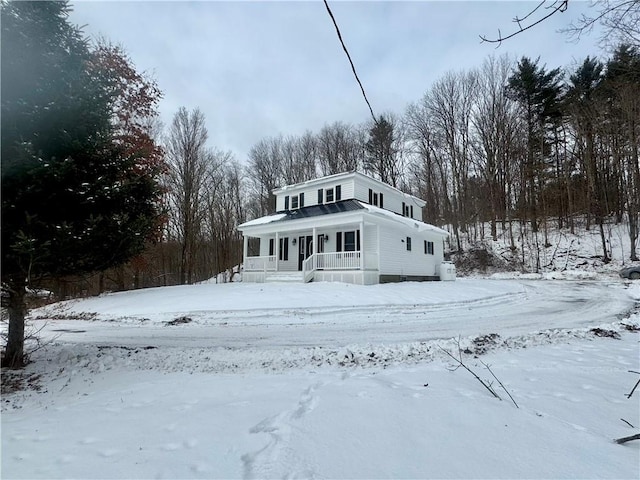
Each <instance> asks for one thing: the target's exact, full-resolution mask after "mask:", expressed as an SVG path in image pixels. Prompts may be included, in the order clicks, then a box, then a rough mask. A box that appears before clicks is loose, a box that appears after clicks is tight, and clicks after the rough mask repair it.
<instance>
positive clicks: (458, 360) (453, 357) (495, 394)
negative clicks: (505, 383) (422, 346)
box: [439, 340, 502, 400]
mask: <svg viewBox="0 0 640 480" xmlns="http://www.w3.org/2000/svg"><path fill="white" fill-rule="evenodd" d="M456 343H457V345H458V355H459V356H460V358H456V357H455V356H454V355H453V354H452V353H451V352H449V351H448V350H445V349H444V348H442V347H439V348H440V350H442V351H443V352H444V353H446V354H447V355H449V356H450V357H451V358H452V359H453V360H454V361H455V362H456V363H457V364H458V367H462V368H464V369H465V370H466V371H467V372H469V373H470V374H471V375H473V376H474V377H475V379H476V380H478V381H479V382H480V383H481V384H482V386H483V387H484V388H486V389H487V390H489V392H490V393H491V395H493V396H494V397H495V398H497V399H498V400H502V398H500V395H498V394H497V393H496V391H495V390H494V389H493V388H492V387H491V384H490V383H487V382H486V381H484V380H482V379H481V378H480V377H479V376H478V375H477V374H476V372H474V371H473V370H471V369H470V368H469V367H467V366H466V365H465V364H464V362H463V361H462V352H461V351H460V341H459V340H458V341H457V342H456ZM458 367H456V368H458Z"/></svg>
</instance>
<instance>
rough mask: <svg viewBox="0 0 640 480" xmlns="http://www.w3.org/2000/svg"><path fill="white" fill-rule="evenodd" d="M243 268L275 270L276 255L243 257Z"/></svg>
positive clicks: (250, 270)
mask: <svg viewBox="0 0 640 480" xmlns="http://www.w3.org/2000/svg"><path fill="white" fill-rule="evenodd" d="M244 270H245V271H246V272H275V270H276V256H275V255H265V256H263V257H247V258H245V259H244Z"/></svg>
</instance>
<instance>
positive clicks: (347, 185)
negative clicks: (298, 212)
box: [276, 179, 354, 212]
mask: <svg viewBox="0 0 640 480" xmlns="http://www.w3.org/2000/svg"><path fill="white" fill-rule="evenodd" d="M353 184H354V181H353V179H347V180H344V179H343V180H342V181H339V180H334V181H332V182H327V183H326V184H319V185H313V186H309V187H303V186H301V187H298V188H292V189H288V190H286V191H285V192H282V193H279V194H278V196H277V198H276V211H277V212H281V211H283V210H284V209H285V208H284V203H285V202H284V198H285V197H286V196H288V197H289V210H291V197H293V196H296V195H297V196H298V198H300V194H301V193H304V206H305V207H310V206H312V205H318V190H319V189H321V188H322V190H323V192H322V203H323V204H324V203H327V201H326V199H327V197H326V190H327V189H329V188H333V202H335V201H336V199H335V191H336V190H335V189H336V186H337V185H340V189H341V192H340V200H349V199H352V198H354V196H353ZM333 202H329V203H333Z"/></svg>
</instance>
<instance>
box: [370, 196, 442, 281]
mask: <svg viewBox="0 0 640 480" xmlns="http://www.w3.org/2000/svg"><path fill="white" fill-rule="evenodd" d="M414 208H415V207H414ZM407 237H411V251H408V250H407V240H406V238H407ZM424 240H428V241H431V242H433V243H434V255H428V254H425V253H424ZM380 251H381V252H382V255H381V258H380V274H381V275H401V276H404V275H407V276H409V275H427V276H434V275H439V273H440V272H439V268H440V263H442V261H443V259H444V256H443V251H442V237H440V236H436V235H429V234H428V233H422V234H420V233H418V232H416V231H412V230H411V229H402V228H398V227H394V228H390V227H388V226H386V225H380Z"/></svg>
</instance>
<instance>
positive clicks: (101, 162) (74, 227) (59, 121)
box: [1, 2, 160, 367]
mask: <svg viewBox="0 0 640 480" xmlns="http://www.w3.org/2000/svg"><path fill="white" fill-rule="evenodd" d="M1 8H2V284H3V301H6V306H7V309H8V312H9V332H8V340H7V347H6V352H5V357H4V358H3V362H2V363H3V365H6V366H10V367H19V366H21V365H23V364H24V362H25V361H26V359H25V356H24V317H25V314H26V306H25V294H26V289H27V287H30V286H35V285H37V282H38V281H39V280H41V279H43V278H46V277H55V276H61V275H69V274H82V273H89V272H94V271H99V270H104V269H106V268H109V267H111V266H115V265H118V264H120V263H123V262H125V261H127V260H128V259H129V258H131V257H132V256H133V255H135V254H137V253H139V252H140V251H141V250H142V249H143V247H144V244H145V241H146V240H147V239H148V238H149V237H150V236H151V235H153V234H154V233H155V232H156V230H157V228H158V225H159V218H160V217H159V213H160V211H159V201H158V200H159V195H160V190H159V187H158V182H157V177H158V175H159V173H160V166H159V164H158V162H157V161H155V160H154V161H153V162H150V161H149V157H150V156H151V155H155V154H156V153H157V152H156V151H155V150H154V149H149V148H142V147H140V148H132V147H134V146H135V142H133V141H126V140H127V139H129V140H130V139H131V137H126V136H123V132H122V128H117V126H118V119H117V118H114V115H116V114H117V112H118V105H121V104H122V101H121V100H122V99H121V98H119V96H118V95H119V93H118V90H117V89H114V88H113V85H114V72H113V71H112V70H109V69H108V68H98V67H97V66H98V65H103V64H101V63H100V62H96V61H95V60H96V57H95V56H94V55H92V52H91V50H90V49H89V46H88V45H87V43H86V42H85V40H84V39H83V37H82V34H81V32H80V31H79V29H77V28H76V27H73V26H72V25H70V24H69V22H68V12H69V6H68V4H67V3H66V2H7V3H3V4H2V6H1ZM103 67H104V65H103Z"/></svg>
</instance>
